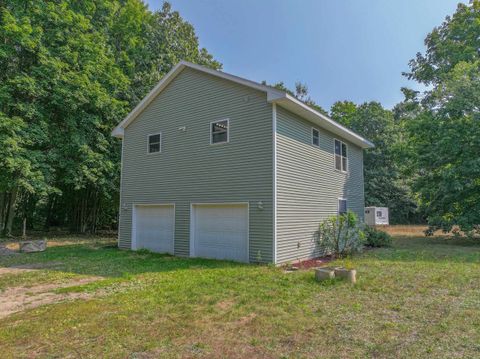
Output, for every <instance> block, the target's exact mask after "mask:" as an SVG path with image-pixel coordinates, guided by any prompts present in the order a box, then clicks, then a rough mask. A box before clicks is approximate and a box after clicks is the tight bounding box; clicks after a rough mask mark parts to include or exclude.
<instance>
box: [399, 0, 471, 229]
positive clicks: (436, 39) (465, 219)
mask: <svg viewBox="0 0 480 359" xmlns="http://www.w3.org/2000/svg"><path fill="white" fill-rule="evenodd" d="M479 34H480V1H478V0H475V1H473V2H471V3H470V4H469V5H466V4H459V5H458V8H457V11H456V12H455V14H454V15H453V16H451V17H450V16H448V17H447V18H446V20H445V21H444V22H443V24H442V25H441V26H439V27H437V28H435V29H434V30H433V31H432V32H431V33H430V34H429V35H428V36H427V38H426V40H425V45H426V52H425V53H424V54H420V53H419V54H417V56H416V58H415V59H413V60H411V61H410V72H409V73H406V74H405V75H406V76H407V77H408V78H410V79H413V80H416V81H418V82H420V83H422V84H424V85H427V86H429V88H428V90H427V91H425V92H423V93H418V92H412V91H410V92H408V91H405V93H406V95H407V96H406V99H405V101H404V103H402V104H400V105H399V106H397V110H398V111H397V112H398V117H399V119H400V121H403V123H404V125H405V128H406V130H407V135H408V138H407V142H406V145H407V146H406V149H405V152H404V153H405V158H406V160H407V161H408V164H409V166H408V167H409V168H407V171H408V172H409V173H410V174H411V175H412V176H413V182H412V189H413V191H415V193H417V194H418V197H419V203H420V206H421V208H422V209H423V211H424V212H425V214H426V216H427V219H428V223H429V224H430V226H431V228H432V230H433V229H439V228H441V229H443V230H445V231H450V230H451V229H452V228H453V227H454V226H459V227H460V229H462V230H464V231H466V232H470V231H472V230H474V229H475V228H476V229H477V230H478V226H479V225H480V155H479V154H480V52H479V49H480V36H479Z"/></svg>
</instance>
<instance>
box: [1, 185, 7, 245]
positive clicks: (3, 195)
mask: <svg viewBox="0 0 480 359" xmlns="http://www.w3.org/2000/svg"><path fill="white" fill-rule="evenodd" d="M6 195H7V194H6V193H5V192H0V235H2V233H3V229H4V227H5V197H6Z"/></svg>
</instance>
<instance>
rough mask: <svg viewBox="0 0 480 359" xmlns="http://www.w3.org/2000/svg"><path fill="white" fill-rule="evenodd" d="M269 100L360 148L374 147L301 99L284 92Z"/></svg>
mask: <svg viewBox="0 0 480 359" xmlns="http://www.w3.org/2000/svg"><path fill="white" fill-rule="evenodd" d="M271 102H275V103H276V104H278V105H279V106H281V107H283V108H285V109H287V110H288V111H290V112H292V113H294V114H296V115H298V116H300V117H302V118H304V119H305V120H308V121H310V122H312V123H313V124H316V125H317V126H319V127H321V128H323V129H325V130H327V131H330V132H331V133H333V134H335V135H338V136H340V137H342V138H343V139H346V140H348V141H350V142H351V143H353V144H355V145H357V146H359V147H361V148H372V147H375V145H374V144H373V143H372V142H370V141H369V140H367V139H366V138H363V137H362V136H360V135H358V134H356V133H355V132H353V131H352V130H349V129H348V128H346V127H344V126H342V125H340V124H339V123H338V122H335V121H334V120H332V119H331V118H329V117H328V116H325V115H324V114H322V113H320V112H318V111H316V110H314V109H313V108H311V107H310V106H308V105H306V104H304V103H303V102H302V101H299V100H298V99H296V98H295V97H294V96H291V95H289V94H285V96H284V97H283V98H278V99H275V100H273V101H271Z"/></svg>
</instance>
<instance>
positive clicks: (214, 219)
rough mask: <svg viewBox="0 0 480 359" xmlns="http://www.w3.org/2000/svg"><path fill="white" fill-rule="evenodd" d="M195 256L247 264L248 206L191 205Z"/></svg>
mask: <svg viewBox="0 0 480 359" xmlns="http://www.w3.org/2000/svg"><path fill="white" fill-rule="evenodd" d="M193 208H194V221H193V225H194V228H193V229H192V231H193V233H194V235H193V237H194V238H193V240H194V255H195V256H197V257H205V258H216V259H231V260H236V261H242V262H248V250H247V248H248V206H247V205H238V204H237V205H235V204H234V205H225V204H214V205H194V207H193Z"/></svg>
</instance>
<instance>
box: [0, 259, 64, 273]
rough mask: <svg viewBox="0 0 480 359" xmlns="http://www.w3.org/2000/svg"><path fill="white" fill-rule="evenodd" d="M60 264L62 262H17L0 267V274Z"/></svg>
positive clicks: (47, 267) (52, 267)
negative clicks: (13, 264)
mask: <svg viewBox="0 0 480 359" xmlns="http://www.w3.org/2000/svg"><path fill="white" fill-rule="evenodd" d="M62 264H63V263H62V262H48V263H30V264H19V265H15V266H11V267H0V275H2V274H20V273H25V272H33V271H36V270H39V269H55V268H56V267H58V266H61V265H62Z"/></svg>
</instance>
